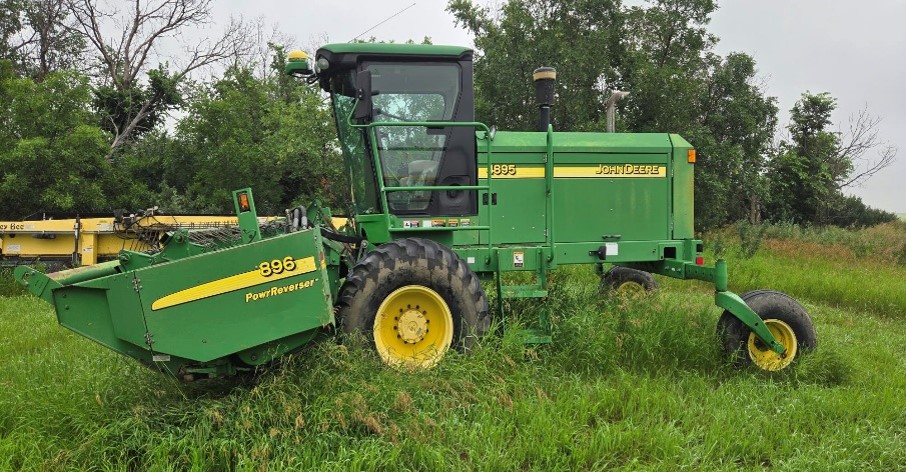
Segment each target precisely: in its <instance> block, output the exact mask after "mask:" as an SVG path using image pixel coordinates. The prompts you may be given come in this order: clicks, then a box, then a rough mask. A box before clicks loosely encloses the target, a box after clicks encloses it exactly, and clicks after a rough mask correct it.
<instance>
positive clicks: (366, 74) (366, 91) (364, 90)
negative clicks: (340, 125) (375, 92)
mask: <svg viewBox="0 0 906 472" xmlns="http://www.w3.org/2000/svg"><path fill="white" fill-rule="evenodd" d="M355 98H356V99H358V102H357V103H356V105H355V110H354V111H353V113H352V117H353V118H355V119H357V120H365V121H371V120H372V119H373V116H374V104H373V103H372V101H371V71H370V70H363V71H359V73H358V74H356V76H355Z"/></svg>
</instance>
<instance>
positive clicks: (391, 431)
mask: <svg viewBox="0 0 906 472" xmlns="http://www.w3.org/2000/svg"><path fill="white" fill-rule="evenodd" d="M742 243H743V244H740V238H739V236H738V235H737V232H736V231H735V230H733V229H730V230H727V231H724V232H722V233H716V234H713V235H711V236H710V237H709V240H708V244H709V246H710V247H711V248H713V250H717V251H718V252H720V253H721V254H722V255H723V256H724V257H726V258H727V259H728V260H729V261H730V264H731V268H732V269H731V270H732V271H731V286H732V288H733V289H734V290H737V291H740V292H742V291H745V290H749V289H753V288H756V287H757V288H775V289H779V290H783V291H787V292H788V293H790V294H791V295H794V296H795V297H797V298H799V299H800V300H801V301H802V302H803V304H804V305H805V306H806V308H807V309H808V311H809V312H810V313H811V315H812V317H813V318H814V320H815V322H816V325H817V329H818V334H819V348H818V350H817V351H816V352H815V353H813V354H811V355H809V356H806V357H803V358H801V360H800V362H799V364H798V365H797V367H796V369H795V370H792V371H788V372H783V373H781V374H778V375H766V374H762V373H759V372H754V371H750V370H739V369H737V368H735V367H733V366H732V365H730V364H729V363H728V362H727V361H726V360H725V359H724V358H723V357H722V356H721V355H720V354H719V352H718V347H717V343H716V340H715V337H714V329H715V323H716V320H717V317H718V315H719V310H718V309H716V308H714V307H713V304H712V297H711V295H710V292H709V288H708V287H707V286H706V285H704V284H699V283H689V282H678V281H671V280H665V279H659V281H660V282H661V286H662V290H661V291H660V292H659V293H658V294H656V295H655V296H653V297H651V298H649V299H644V300H624V299H607V298H602V297H600V296H599V295H598V293H597V279H596V277H595V275H594V274H593V272H592V271H591V270H590V269H589V268H578V267H577V268H570V269H567V270H564V271H561V272H558V273H557V274H556V276H555V278H554V279H555V280H554V282H555V284H556V285H555V288H554V289H553V290H552V293H551V297H550V304H551V308H552V311H553V313H554V315H555V318H556V321H557V323H556V327H555V329H556V331H555V333H554V339H555V343H554V344H552V345H549V346H541V347H537V346H536V347H531V346H525V345H522V344H521V343H519V342H518V340H517V339H516V338H515V337H514V336H513V335H512V334H503V335H502V336H491V337H489V338H487V339H486V340H485V341H484V343H483V345H482V346H480V348H478V349H477V350H476V352H475V353H474V354H473V355H471V356H468V357H466V356H460V355H453V356H450V357H449V358H448V359H446V360H445V361H444V362H443V363H442V364H441V365H440V366H438V367H437V368H435V369H434V370H431V371H428V372H398V371H394V370H391V369H387V368H384V367H382V366H381V365H380V364H379V362H378V361H377V360H375V358H374V356H372V355H370V354H369V353H368V352H367V351H366V350H364V349H363V348H361V347H359V346H358V345H357V343H356V342H355V340H352V341H351V342H350V343H348V344H347V345H339V344H337V343H336V342H334V341H333V340H332V339H329V340H326V341H324V342H320V343H317V344H315V345H313V346H312V347H311V348H309V349H306V350H305V351H303V352H301V353H300V354H298V355H296V356H294V357H292V358H291V359H289V360H287V361H286V362H285V363H284V364H283V365H282V366H280V367H279V368H276V369H272V370H270V371H268V372H264V373H263V374H262V375H260V377H259V378H258V380H257V381H256V382H244V383H235V382H224V381H211V382H198V383H194V384H188V385H185V384H180V383H178V382H176V381H173V380H171V379H168V378H166V377H163V376H161V375H158V374H156V373H154V372H152V371H149V370H146V369H144V368H141V367H139V366H137V365H136V364H134V363H132V362H130V361H128V360H125V359H123V358H120V357H118V356H117V355H115V354H113V353H111V352H108V351H107V350H105V349H103V348H101V347H99V346H95V345H94V344H92V343H91V342H89V341H87V340H84V339H82V338H80V337H78V336H77V335H74V334H72V333H70V332H68V331H67V330H65V329H63V328H60V327H58V326H57V325H56V322H55V319H54V317H53V314H52V312H51V310H50V308H49V306H46V305H45V304H43V303H42V302H40V301H39V300H37V299H34V298H31V297H26V296H10V297H5V298H0V470H10V469H12V470H16V469H29V470H31V469H37V470H61V469H79V470H84V469H99V470H107V469H113V470H186V469H197V470H207V469H212V470H265V469H267V470H283V469H293V470H301V469H318V470H446V469H455V470H460V469H465V470H544V471H549V470H603V469H625V470H676V469H696V470H698V469H704V470H713V469H716V470H736V469H740V468H742V469H762V468H778V469H781V470H830V469H833V470H866V469H874V470H894V469H898V468H902V467H903V464H904V463H906V448H904V447H903V446H904V442H906V395H904V394H903V392H906V372H904V371H906V361H904V359H906V356H903V353H904V352H906V287H904V284H903V282H902V281H903V280H904V278H906V262H899V261H900V259H898V254H899V253H900V252H906V251H904V247H906V246H904V245H906V225H886V226H884V227H881V228H874V229H870V230H864V231H861V232H855V233H853V232H845V231H823V232H818V231H810V230H805V229H802V228H797V227H791V226H786V227H772V228H769V229H767V230H763V231H762V232H761V233H759V235H757V238H755V239H753V237H752V236H751V234H749V235H748V236H745V237H744V238H743V240H742ZM756 243H760V244H756ZM754 246H758V249H757V251H755V250H754V249H753V248H754ZM746 247H748V248H749V250H748V251H746V250H745V249H744V248H746ZM753 253H754V254H753ZM748 256H751V257H748ZM708 257H709V259H710V260H713V257H714V254H713V253H710V254H708ZM744 259H745V260H744ZM903 259H904V261H906V256H904V258H903ZM512 308H513V311H514V312H518V313H520V314H521V315H520V316H522V317H526V319H528V318H529V317H531V316H533V314H534V313H533V310H535V309H536V308H534V307H532V306H531V305H529V304H517V305H515V306H513V307H512ZM517 323H518V320H517ZM512 332H513V331H512V330H509V331H507V333H512Z"/></svg>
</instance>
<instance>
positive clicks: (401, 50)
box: [318, 43, 472, 57]
mask: <svg viewBox="0 0 906 472" xmlns="http://www.w3.org/2000/svg"><path fill="white" fill-rule="evenodd" d="M322 50H324V51H328V52H331V53H333V54H394V55H395V54H401V55H402V54H413V55H418V56H452V57H459V56H461V55H463V54H465V53H470V52H472V50H471V49H469V48H467V47H463V46H443V45H439V44H396V43H333V44H325V45H324V46H321V48H320V49H318V52H319V53H320V52H321V51H322Z"/></svg>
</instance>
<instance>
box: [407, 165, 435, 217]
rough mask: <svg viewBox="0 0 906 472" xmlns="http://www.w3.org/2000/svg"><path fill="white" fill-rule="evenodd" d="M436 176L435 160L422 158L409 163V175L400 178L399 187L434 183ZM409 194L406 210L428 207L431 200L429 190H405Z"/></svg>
mask: <svg viewBox="0 0 906 472" xmlns="http://www.w3.org/2000/svg"><path fill="white" fill-rule="evenodd" d="M436 178H437V162H435V161H432V160H430V159H422V160H417V161H412V162H410V163H409V175H407V176H405V177H403V178H401V179H400V186H401V187H417V186H424V185H434V184H435V182H434V181H435V179H436ZM407 193H408V194H409V205H408V208H406V209H407V210H424V209H426V208H428V203H429V202H430V201H431V192H430V191H415V192H407Z"/></svg>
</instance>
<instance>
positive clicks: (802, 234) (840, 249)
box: [705, 222, 906, 318]
mask: <svg viewBox="0 0 906 472" xmlns="http://www.w3.org/2000/svg"><path fill="white" fill-rule="evenodd" d="M741 233H742V232H741ZM743 234H745V233H743ZM749 234H760V235H761V236H760V239H759V240H757V241H754V242H753V241H745V240H743V241H740V238H739V237H738V236H737V232H736V231H735V230H734V229H733V228H731V229H728V230H725V231H723V232H717V233H712V234H710V235H708V237H707V238H706V240H705V243H706V248H707V250H708V252H707V253H706V256H707V257H708V259H709V260H713V259H714V258H716V257H726V258H728V259H729V260H730V265H729V268H730V288H731V289H732V290H736V291H739V292H745V291H748V290H754V289H759V288H765V287H769V288H773V289H776V290H780V291H783V292H787V293H789V294H790V295H793V296H795V297H797V298H802V299H806V300H812V301H815V302H821V303H825V304H830V305H833V306H839V307H848V308H853V309H857V310H860V311H865V312H868V313H871V314H873V315H875V316H893V317H897V318H906V284H904V283H903V280H904V278H906V224H903V223H899V222H897V223H888V224H884V225H879V226H876V227H873V228H867V229H863V230H846V229H841V228H835V227H828V228H821V229H817V228H808V227H800V226H798V225H788V224H787V225H765V226H764V227H763V228H762V230H760V231H758V232H755V231H750V232H749ZM753 248H754V250H753Z"/></svg>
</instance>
